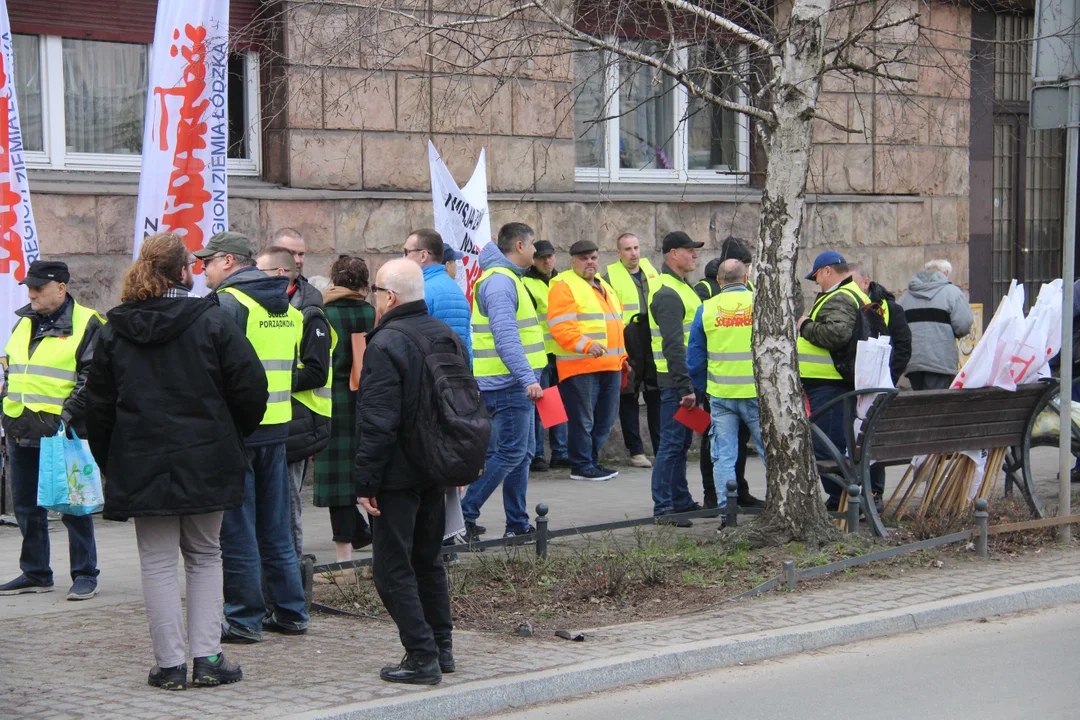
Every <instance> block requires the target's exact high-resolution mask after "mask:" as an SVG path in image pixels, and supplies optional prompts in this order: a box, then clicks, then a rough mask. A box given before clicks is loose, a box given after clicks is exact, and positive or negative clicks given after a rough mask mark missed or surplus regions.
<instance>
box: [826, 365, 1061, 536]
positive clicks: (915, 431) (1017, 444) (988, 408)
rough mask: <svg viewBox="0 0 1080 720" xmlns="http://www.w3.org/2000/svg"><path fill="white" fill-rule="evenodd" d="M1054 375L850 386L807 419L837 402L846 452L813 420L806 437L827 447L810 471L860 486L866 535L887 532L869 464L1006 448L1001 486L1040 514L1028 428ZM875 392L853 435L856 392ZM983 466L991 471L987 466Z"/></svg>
mask: <svg viewBox="0 0 1080 720" xmlns="http://www.w3.org/2000/svg"><path fill="white" fill-rule="evenodd" d="M1056 389H1057V381H1049V380H1047V381H1042V382H1037V383H1030V384H1027V385H1021V386H1019V387H1018V388H1017V389H1016V390H1015V391H1008V390H1002V389H1000V388H974V389H961V390H923V391H919V392H915V391H903V392H901V391H899V390H895V389H892V388H888V389H884V388H876V389H869V390H855V391H853V392H849V393H845V394H843V395H841V396H839V397H837V398H834V399H833V400H832V401H830V402H829V403H827V404H825V405H823V406H822V407H821V408H820V409H818V411H817V412H816V413H814V414H813V415H811V416H810V421H811V422H814V421H815V420H816V419H817V418H818V417H819V416H820V415H821V414H822V413H823V412H825V411H827V410H829V409H830V408H831V407H833V406H835V405H836V403H843V404H844V426H845V428H846V432H847V446H848V454H847V455H843V454H841V453H840V452H839V450H837V448H836V445H834V444H833V443H832V442H831V441H830V440H829V438H828V437H827V436H826V435H825V433H824V432H822V431H821V430H820V429H819V428H818V427H817V425H812V427H811V429H812V432H813V433H814V438H815V439H816V440H817V441H818V442H819V443H820V444H821V446H822V447H823V448H824V449H825V450H826V452H827V453H828V454H829V459H827V460H820V459H819V460H818V463H817V465H818V472H819V473H820V474H821V476H822V477H825V478H829V479H830V480H833V481H834V482H837V483H839V484H840V485H841V486H842V487H844V488H848V487H851V486H852V485H858V486H859V487H860V489H861V492H860V496H859V497H860V498H861V504H862V510H863V513H864V515H865V517H866V518H868V519H869V521H870V523H871V526H872V527H873V530H874V534H876V535H878V536H879V537H888V532H887V531H886V530H885V525H884V524H883V523H882V521H881V517H880V516H879V515H878V512H877V508H876V507H875V506H874V499H873V495H872V493H871V489H870V465H871V464H874V463H880V464H882V465H906V464H907V463H908V462H910V461H911V458H913V457H915V456H918V455H932V454H935V453H955V452H964V451H979V450H991V449H994V448H1001V447H1006V448H1009V451H1008V453H1007V454H1006V460H1005V465H1004V468H1003V469H1004V471H1005V483H1006V485H1005V488H1006V492H1007V493H1008V492H1011V489H1012V487H1013V486H1015V487H1016V488H1018V489H1019V490H1020V493H1021V494H1022V495H1023V496H1024V500H1025V501H1026V502H1027V504H1028V507H1029V508H1030V509H1031V512H1032V514H1033V515H1035V516H1036V517H1040V518H1041V517H1044V515H1045V512H1044V510H1043V505H1042V501H1041V500H1040V499H1039V496H1038V494H1037V493H1036V492H1035V487H1034V483H1033V482H1032V479H1031V463H1030V455H1031V428H1032V425H1033V424H1034V422H1035V418H1036V417H1037V416H1038V414H1039V413H1040V412H1041V411H1042V409H1043V408H1044V407H1046V405H1047V403H1049V402H1050V399H1051V396H1052V395H1053V394H1054V392H1055V391H1056ZM873 393H880V395H878V397H877V398H876V399H875V400H874V403H873V405H872V406H871V408H870V410H869V412H868V413H867V416H866V419H865V420H864V421H863V424H862V432H861V433H860V435H859V438H858V439H856V438H855V432H854V427H853V420H854V419H855V406H856V403H857V401H858V399H859V397H860V396H862V395H867V394H873ZM987 472H988V473H989V472H991V469H990V468H987Z"/></svg>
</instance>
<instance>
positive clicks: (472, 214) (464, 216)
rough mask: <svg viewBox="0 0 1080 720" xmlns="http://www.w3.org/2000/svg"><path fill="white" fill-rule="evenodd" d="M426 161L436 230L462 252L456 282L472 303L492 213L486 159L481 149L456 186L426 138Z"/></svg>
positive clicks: (487, 241) (489, 231) (452, 177)
mask: <svg viewBox="0 0 1080 720" xmlns="http://www.w3.org/2000/svg"><path fill="white" fill-rule="evenodd" d="M428 164H429V165H430V166H431V202H432V204H433V206H434V211H435V230H436V231H437V232H438V233H439V234H440V235H442V238H443V241H444V242H446V243H448V244H449V245H450V247H452V248H454V249H455V250H457V251H459V252H462V253H464V254H465V257H463V258H462V259H461V260H458V273H457V283H458V285H460V286H461V289H462V290H464V291H465V297H467V298H468V299H469V302H470V303H472V286H473V284H474V283H475V282H476V281H477V280H478V279H479V278H480V275H481V272H480V248H482V247H484V246H485V245H487V244H488V243H489V242H491V217H490V216H489V215H488V201H487V163H486V162H485V160H484V151H483V149H481V150H480V158H479V159H478V160H477V161H476V169H475V170H473V174H472V177H471V178H469V182H467V183H465V187H463V188H458V186H457V182H456V181H455V180H454V176H453V175H451V174H450V170H449V169H447V167H446V163H445V162H443V159H442V158H441V157H439V151H438V150H436V149H435V145H434V144H432V142H431V141H430V140H429V141H428Z"/></svg>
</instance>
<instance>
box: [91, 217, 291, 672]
mask: <svg viewBox="0 0 1080 720" xmlns="http://www.w3.org/2000/svg"><path fill="white" fill-rule="evenodd" d="M194 262H195V261H194V258H192V256H191V254H190V253H189V252H188V250H187V248H186V247H185V246H184V241H183V240H182V239H181V238H180V236H179V235H176V234H173V233H159V234H157V235H154V236H153V237H150V238H147V239H146V240H145V241H143V244H142V247H141V248H140V250H139V259H138V260H136V261H135V263H134V264H133V265H132V266H131V267H130V268H129V269H128V270H127V272H126V273H125V275H124V287H123V291H122V294H121V300H122V304H121V305H119V306H118V307H116V308H113V309H112V310H110V311H109V314H108V318H109V323H108V324H107V325H106V327H105V329H104V331H102V333H101V336H100V342H99V344H98V347H97V351H96V353H95V355H94V360H93V364H92V366H91V369H90V377H89V380H88V381H87V420H88V424H89V428H90V435H89V441H90V448H91V450H92V451H93V453H94V457H95V458H96V459H97V462H98V465H100V467H101V470H102V472H103V473H104V474H105V475H106V478H107V479H106V483H105V517H106V518H107V519H110V520H126V519H128V518H134V519H135V537H136V540H137V542H138V546H139V563H140V565H141V569H142V586H143V597H144V600H145V605H146V615H147V619H148V620H149V621H150V637H151V640H152V641H153V645H154V656H155V659H156V660H157V665H155V666H154V668H153V669H152V670H151V671H150V676H149V680H148V682H149V684H150V685H152V686H155V687H160V688H162V689H165V690H183V689H185V688H186V687H187V683H188V680H187V658H188V657H194V659H195V660H194V666H193V668H192V669H193V672H192V680H191V681H192V684H193V685H199V686H206V685H219V684H222V683H230V682H236V681H237V680H240V679H241V678H242V677H243V673H242V671H241V669H240V666H239V664H237V663H235V662H231V661H228V660H226V659H225V656H224V655H223V654H222V652H221V618H222V601H223V597H222V564H221V545H220V542H219V535H220V532H221V519H222V515H223V514H224V512H223V511H225V510H232V509H235V508H238V507H240V505H241V503H242V502H243V499H244V474H245V473H246V472H247V454H246V452H245V450H244V444H243V440H242V438H243V437H244V436H246V435H249V434H250V433H251V432H253V431H254V430H255V429H256V428H257V427H258V426H259V422H260V421H261V419H262V416H263V413H264V412H265V411H266V402H267V397H268V393H267V381H266V373H265V372H264V371H263V368H262V363H261V362H260V361H259V357H258V355H256V354H255V350H254V349H253V348H252V346H251V343H249V342H248V341H247V339H246V338H245V337H244V334H243V332H241V330H240V329H239V328H238V327H237V326H236V323H234V322H233V321H232V319H231V318H230V317H229V316H228V314H227V313H226V312H225V311H224V310H222V309H221V308H220V307H218V306H217V305H216V304H215V303H213V302H211V301H210V300H207V299H205V298H199V297H197V296H195V295H192V294H191V293H190V292H189V290H190V288H191V287H192V284H193V275H192V271H191V266H192V265H193V264H194ZM285 529H286V531H287V528H285ZM178 549H179V551H180V552H182V553H183V556H184V566H185V570H186V580H187V582H186V587H187V621H188V622H187V632H186V633H185V631H184V614H183V611H182V610H181V604H180V586H179V583H178V582H177V577H176V560H177V550H178ZM189 651H190V652H189Z"/></svg>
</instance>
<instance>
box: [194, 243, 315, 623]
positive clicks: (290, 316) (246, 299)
mask: <svg viewBox="0 0 1080 720" xmlns="http://www.w3.org/2000/svg"><path fill="white" fill-rule="evenodd" d="M193 254H194V255H195V257H196V258H198V259H199V260H202V262H203V269H204V271H205V273H206V284H207V286H208V287H210V288H211V289H212V290H215V291H216V293H215V294H214V296H213V297H214V298H215V299H216V300H217V302H218V303H219V304H220V305H221V308H222V309H223V310H225V311H226V312H227V313H228V314H229V315H230V316H231V317H232V318H233V320H234V321H235V322H236V324H237V325H239V326H240V328H241V329H242V330H244V333H245V334H246V335H247V339H248V342H250V343H251V345H252V347H254V348H255V354H256V355H258V356H259V360H260V361H262V365H263V370H264V371H265V372H266V382H267V389H268V390H269V393H270V396H269V398H268V399H267V403H266V414H264V415H263V419H262V423H261V424H260V425H259V429H258V430H256V431H255V432H253V433H252V434H251V435H249V436H248V437H246V438H244V445H245V447H246V449H247V455H248V471H247V475H246V477H245V478H244V484H245V489H244V504H243V505H242V506H241V507H239V508H237V509H236V510H227V511H225V516H224V518H223V519H222V523H221V560H222V566H223V571H224V575H225V578H224V590H225V620H224V622H223V624H222V632H221V641H222V642H230V643H255V642H260V641H261V640H262V631H263V628H265V629H267V630H272V631H275V632H280V633H284V634H288V635H300V634H303V633H306V632H307V626H308V612H307V607H306V603H305V598H304V588H303V584H302V581H301V577H300V564H299V563H298V562H297V560H298V558H297V556H296V548H295V546H294V545H293V540H292V533H291V532H290V526H291V522H292V520H291V514H290V505H289V471H288V467H287V465H286V460H285V442H286V440H287V439H288V437H289V421H290V420H292V393H293V390H294V382H295V375H296V364H297V358H298V355H299V351H300V341H301V337H302V334H303V325H304V318H303V315H301V313H300V311H299V310H297V309H296V308H294V307H292V306H291V305H290V304H289V296H288V295H287V294H286V289H287V288H288V286H289V280H288V278H286V277H281V276H276V275H275V276H273V277H268V276H267V275H266V273H264V272H261V271H260V270H259V269H258V268H257V267H256V266H255V260H254V257H255V254H256V249H255V247H254V245H253V244H252V242H251V241H250V240H249V239H248V238H247V237H245V236H243V235H240V234H239V233H234V232H221V233H218V234H216V235H214V236H213V237H211V238H210V239H209V240H208V241H207V243H206V246H205V247H204V248H202V249H201V250H196V251H195V252H194V253H193ZM264 580H265V587H266V591H267V595H268V596H269V597H268V598H264V597H263V587H264V582H263V581H264Z"/></svg>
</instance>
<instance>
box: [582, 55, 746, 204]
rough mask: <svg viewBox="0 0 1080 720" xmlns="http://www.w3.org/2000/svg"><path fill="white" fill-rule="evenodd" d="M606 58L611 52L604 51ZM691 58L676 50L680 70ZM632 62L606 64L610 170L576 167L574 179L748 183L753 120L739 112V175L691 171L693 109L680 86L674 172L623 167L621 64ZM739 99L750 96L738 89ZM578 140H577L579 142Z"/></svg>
mask: <svg viewBox="0 0 1080 720" xmlns="http://www.w3.org/2000/svg"><path fill="white" fill-rule="evenodd" d="M607 40H608V41H609V42H612V43H616V42H619V40H620V39H619V38H616V37H609V38H607ZM602 52H604V54H605V55H607V54H608V52H609V51H602ZM740 52H741V53H742V55H743V59H744V60H745V58H746V48H745V47H743V48H741V51H740ZM688 58H689V45H685V46H683V47H680V48H679V49H678V50H677V51H676V57H675V62H676V63H677V65H678V67H680V68H685V67H686V66H687V63H688ZM620 62H631V61H630V60H626V59H620V60H618V61H616V62H607V60H606V59H605V61H604V63H603V65H604V71H605V72H604V85H603V88H602V90H601V92H602V93H603V96H604V97H603V104H602V106H601V109H600V114H601V116H602V117H608V118H611V119H610V120H604V121H602V122H600V123H599V124H600V125H601V126H602V128H603V130H602V136H603V138H604V161H605V164H606V165H607V167H602V168H589V167H577V168H574V179H575V180H577V181H578V182H593V183H595V182H604V183H638V184H642V183H645V184H661V183H671V184H679V185H685V184H687V183H700V184H706V185H736V184H745V183H747V182H748V171H749V169H750V119H749V118H748V117H747V116H746V115H744V114H743V113H735V127H736V130H735V132H736V150H735V155H736V158H737V161H738V167H737V169H736V171H735V172H718V171H716V170H708V169H690V168H689V167H688V164H689V142H690V134H689V132H687V124H688V122H689V120H688V118H687V117H686V111H687V108H688V106H689V102H690V98H689V95H688V93H687V91H686V88H685V87H683V86H682V85H679V84H677V83H676V85H675V89H674V91H673V92H674V94H675V97H674V102H673V103H672V112H673V113H674V114H675V118H674V127H675V135H674V137H673V139H672V140H673V142H672V145H673V150H674V152H673V153H672V159H673V163H674V165H675V167H674V168H673V169H657V168H647V169H641V170H637V169H634V168H623V167H620V166H619V152H618V150H619V121H620V119H621V117H622V114H621V112H620V109H619V103H620V97H619V92H618V88H619V63H620ZM736 90H737V93H738V96H737V101H738V102H740V103H745V102H746V93H745V92H744V91H743V89H742V88H741V87H738V88H736ZM576 141H577V138H576V137H575V142H576Z"/></svg>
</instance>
